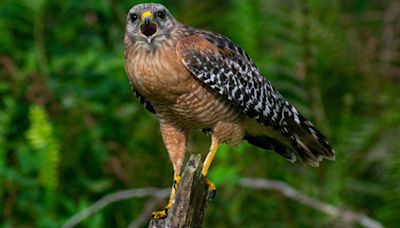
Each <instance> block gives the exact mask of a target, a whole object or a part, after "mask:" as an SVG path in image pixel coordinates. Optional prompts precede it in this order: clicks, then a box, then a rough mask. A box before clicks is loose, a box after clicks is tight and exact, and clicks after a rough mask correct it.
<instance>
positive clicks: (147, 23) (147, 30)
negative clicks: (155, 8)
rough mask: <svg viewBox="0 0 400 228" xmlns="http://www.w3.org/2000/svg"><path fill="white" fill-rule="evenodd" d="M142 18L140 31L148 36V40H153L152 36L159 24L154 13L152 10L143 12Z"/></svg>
mask: <svg viewBox="0 0 400 228" xmlns="http://www.w3.org/2000/svg"><path fill="white" fill-rule="evenodd" d="M141 18H142V24H141V25H140V32H141V33H142V34H143V35H145V36H146V38H147V40H148V42H151V39H150V38H151V36H153V35H154V34H155V33H156V32H157V24H156V23H155V22H154V18H153V13H151V12H150V11H146V12H143V13H142V16H141Z"/></svg>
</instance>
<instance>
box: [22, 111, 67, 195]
mask: <svg viewBox="0 0 400 228" xmlns="http://www.w3.org/2000/svg"><path fill="white" fill-rule="evenodd" d="M29 119H30V123H31V125H30V127H29V130H28V131H27V138H28V143H29V145H30V146H31V147H32V149H33V151H34V152H36V153H38V157H39V162H40V164H39V182H40V183H41V184H42V185H43V187H44V188H46V189H48V190H51V191H54V190H55V189H56V188H57V186H58V180H59V178H58V165H59V163H60V155H59V145H58V143H57V141H56V139H55V137H54V133H53V128H52V125H51V124H50V123H49V120H48V117H47V114H46V112H45V110H43V108H41V107H40V106H32V107H31V109H30V113H29Z"/></svg>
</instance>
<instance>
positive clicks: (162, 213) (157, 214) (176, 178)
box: [152, 175, 181, 219]
mask: <svg viewBox="0 0 400 228" xmlns="http://www.w3.org/2000/svg"><path fill="white" fill-rule="evenodd" d="M180 181H181V177H180V176H179V175H175V176H174V183H173V185H172V190H171V195H170V196H169V200H168V204H167V206H166V207H165V208H164V210H162V211H155V212H153V213H152V216H153V218H156V219H163V218H166V217H167V216H168V210H169V209H170V208H171V206H172V202H173V201H174V198H175V195H176V192H177V191H178V186H179V182H180Z"/></svg>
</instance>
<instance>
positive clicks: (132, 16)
mask: <svg viewBox="0 0 400 228" xmlns="http://www.w3.org/2000/svg"><path fill="white" fill-rule="evenodd" d="M129 18H130V19H131V22H135V21H136V19H137V18H138V16H137V15H136V14H135V13H131V15H130V16H129Z"/></svg>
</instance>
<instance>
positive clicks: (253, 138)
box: [245, 106, 335, 166]
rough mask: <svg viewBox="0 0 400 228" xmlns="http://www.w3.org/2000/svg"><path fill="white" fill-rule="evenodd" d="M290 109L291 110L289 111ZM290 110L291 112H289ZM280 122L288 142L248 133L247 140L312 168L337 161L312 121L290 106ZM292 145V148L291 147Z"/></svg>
mask: <svg viewBox="0 0 400 228" xmlns="http://www.w3.org/2000/svg"><path fill="white" fill-rule="evenodd" d="M289 108H290V109H289ZM289 110H290V111H289ZM283 115H284V118H283V121H281V122H280V124H281V126H279V129H280V133H281V134H282V136H284V138H286V139H287V141H286V142H282V140H281V139H279V140H278V139H276V138H272V137H269V136H268V135H252V134H249V133H247V134H246V135H245V139H246V140H247V141H248V142H249V143H251V144H253V145H255V146H258V147H261V148H264V149H266V150H273V151H275V152H277V153H278V154H280V155H281V156H283V157H285V158H286V159H288V160H289V161H291V162H294V161H296V159H297V158H299V160H301V161H303V162H304V163H306V164H308V165H311V166H318V165H319V162H320V161H322V159H324V158H326V159H329V160H334V159H335V151H334V150H333V148H332V147H331V146H330V144H329V142H328V140H327V139H326V137H325V136H324V135H323V134H322V133H321V132H319V131H318V130H317V129H316V128H315V127H314V126H313V125H312V124H311V122H310V121H308V120H307V119H305V118H304V117H303V116H302V115H301V114H299V113H298V112H297V111H296V109H294V108H293V107H291V106H289V107H288V109H287V110H286V113H285V112H283ZM289 145H290V146H289Z"/></svg>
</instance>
